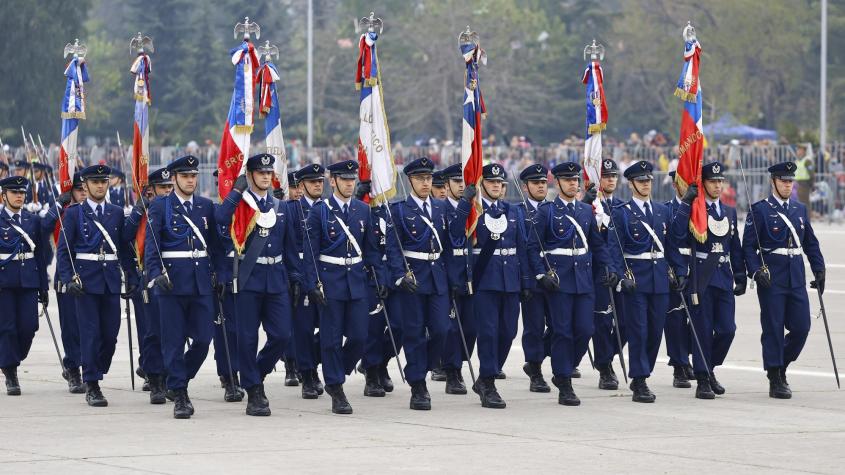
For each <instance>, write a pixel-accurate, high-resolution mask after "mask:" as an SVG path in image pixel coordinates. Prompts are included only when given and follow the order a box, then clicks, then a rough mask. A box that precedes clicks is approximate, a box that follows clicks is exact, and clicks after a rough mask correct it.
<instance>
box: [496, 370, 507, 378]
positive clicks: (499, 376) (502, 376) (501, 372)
mask: <svg viewBox="0 0 845 475" xmlns="http://www.w3.org/2000/svg"><path fill="white" fill-rule="evenodd" d="M495 379H508V375H506V374H505V372H504V371H502V370H499V372H498V373H496V376H495Z"/></svg>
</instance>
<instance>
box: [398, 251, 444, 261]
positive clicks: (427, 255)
mask: <svg viewBox="0 0 845 475" xmlns="http://www.w3.org/2000/svg"><path fill="white" fill-rule="evenodd" d="M402 254H404V255H405V257H410V258H411V259H419V260H421V261H436V260H437V259H439V258H440V253H439V252H416V251H404V252H403V253H402Z"/></svg>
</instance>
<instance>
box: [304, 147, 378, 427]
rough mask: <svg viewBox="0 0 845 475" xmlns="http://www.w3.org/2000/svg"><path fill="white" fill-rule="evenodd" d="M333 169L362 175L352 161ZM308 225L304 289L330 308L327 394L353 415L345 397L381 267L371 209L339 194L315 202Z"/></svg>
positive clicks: (337, 408) (323, 315) (323, 312)
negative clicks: (372, 277)
mask: <svg viewBox="0 0 845 475" xmlns="http://www.w3.org/2000/svg"><path fill="white" fill-rule="evenodd" d="M328 169H329V172H330V173H331V174H332V175H333V176H337V177H340V178H352V179H354V178H357V176H358V164H357V163H356V162H355V161H352V160H347V161H344V162H340V163H335V164H333V165H330V166H329V167H328ZM306 225H307V226H308V229H309V234H308V238H309V241H310V244H307V243H306V246H309V245H310V248H309V250H308V251H306V252H305V263H304V264H303V266H304V271H305V274H306V275H307V279H306V282H305V290H306V291H307V293H308V294H309V295H308V297H309V299H310V302H309V303H310V304H311V305H314V304H316V303H319V300H322V299H323V297H322V295H319V294H321V293H322V292H324V294H323V295H324V296H325V297H324V298H325V305H322V306H321V307H320V308H319V309H318V312H319V314H320V351H321V353H322V360H323V378H324V379H325V382H326V392H328V393H329V395H331V396H332V412H334V413H338V414H349V413H351V412H352V407H351V406H350V405H349V402H348V401H347V400H346V395H345V394H344V393H343V383H344V382H345V381H346V375H348V374H352V370H353V369H355V365H356V364H357V363H358V360H360V359H361V355H363V353H364V343H365V341H366V339H367V318H369V317H368V313H369V309H368V308H367V274H366V271H365V269H364V268H365V267H366V266H372V267H375V268H376V269H378V268H379V267H380V266H381V265H382V262H381V256H380V254H379V252H378V250H377V249H376V245H375V243H374V242H373V240H372V239H371V237H370V236H371V234H370V232H369V229H370V227H371V226H372V221H371V216H370V207H369V206H367V205H366V204H365V203H364V202H362V201H360V200H356V199H354V198H351V197H350V199H349V201H348V202H345V201H343V200H342V199H340V198H338V196H337V194H335V195H334V196H332V197H331V198H329V199H328V200H325V201H320V202H318V203H315V205H314V207H313V208H312V209H311V211H310V212H309V214H308V222H307V223H306ZM310 250H313V254H312V253H311V252H309V251H310ZM318 272H319V274H318ZM320 284H322V285H320ZM321 289H322V292H321ZM315 299H316V301H315ZM344 337H346V343H345V344H344V343H343V339H344Z"/></svg>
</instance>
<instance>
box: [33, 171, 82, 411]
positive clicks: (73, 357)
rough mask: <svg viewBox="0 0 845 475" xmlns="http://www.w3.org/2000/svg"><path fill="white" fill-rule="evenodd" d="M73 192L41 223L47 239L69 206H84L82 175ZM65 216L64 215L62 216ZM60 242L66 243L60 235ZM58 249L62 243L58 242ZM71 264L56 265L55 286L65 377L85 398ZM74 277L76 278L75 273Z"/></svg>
mask: <svg viewBox="0 0 845 475" xmlns="http://www.w3.org/2000/svg"><path fill="white" fill-rule="evenodd" d="M72 186H73V188H72V189H71V190H70V191H69V192H66V193H62V194H61V195H59V198H58V205H59V206H54V207H51V208H50V211H49V212H47V214H46V215H45V216H44V218H43V219H42V220H41V232H42V233H43V235H44V239H45V240H46V239H51V238H52V237H53V235H54V232H55V231H56V227H57V225H58V219H59V214H60V213H64V212H65V210H66V209H67V208H68V206H71V205H76V204H79V203H84V202H85V200H86V199H87V197H88V196H87V193H86V192H85V188H84V187H83V186H82V178H81V177H80V176H79V172H77V173H74V174H73V185H72ZM62 216H64V214H62ZM59 232H61V231H59ZM56 237H57V238H58V240H60V239H62V238H61V237H59V236H58V235H56ZM57 245H58V242H57ZM67 264H68V263H63V262H62V261H57V262H56V270H55V275H54V281H53V286H54V288H55V290H56V303H57V304H58V307H59V327H60V328H61V330H62V332H61V333H62V348H63V349H64V355H65V356H64V359H63V360H62V366H63V367H64V370H65V371H64V375H65V378H66V379H67V384H68V391H69V392H70V393H71V394H82V393H84V392H85V386H84V385H83V384H82V374H81V373H80V371H79V367H80V366H82V354H81V349H80V343H79V322H78V319H77V315H76V298H75V297H74V296H73V295H70V294H69V293H68V292H67V283H64V282H62V280H61V277H60V276H61V275H62V272H63V270H62V267H63V266H64V265H67ZM70 271H71V275H72V274H73V271H72V269H71V270H70Z"/></svg>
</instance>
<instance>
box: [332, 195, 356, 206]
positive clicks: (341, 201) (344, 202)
mask: <svg viewBox="0 0 845 475" xmlns="http://www.w3.org/2000/svg"><path fill="white" fill-rule="evenodd" d="M332 198H334V200H335V202H336V203H337V204H338V205H340V207H341V208H343V205H346V206H347V208H348V207H349V204H350V203H351V202H352V199H351V198H350V199H348V200H344V199H343V198H341V197H340V196H337V195H336V194H332Z"/></svg>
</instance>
